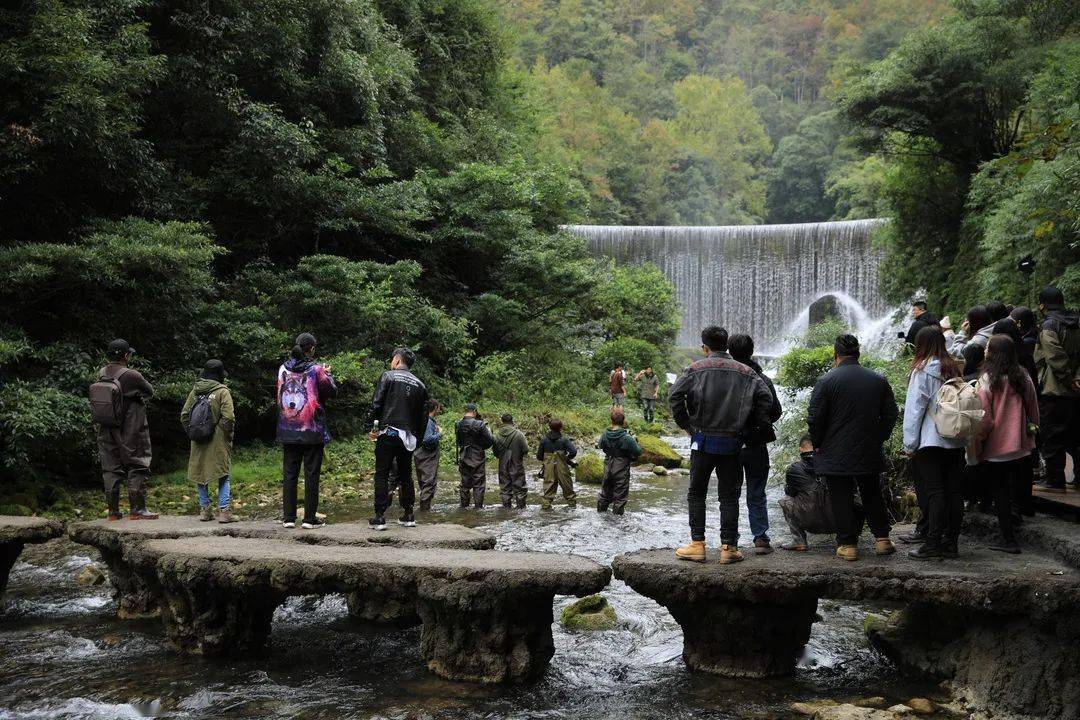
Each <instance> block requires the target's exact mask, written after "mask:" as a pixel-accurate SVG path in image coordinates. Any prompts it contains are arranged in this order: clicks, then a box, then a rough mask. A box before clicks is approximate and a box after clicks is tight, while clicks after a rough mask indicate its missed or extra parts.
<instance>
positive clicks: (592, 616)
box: [559, 595, 618, 630]
mask: <svg viewBox="0 0 1080 720" xmlns="http://www.w3.org/2000/svg"><path fill="white" fill-rule="evenodd" d="M559 622H561V623H562V626H563V627H565V628H567V629H569V630H611V629H613V628H614V627H615V625H616V624H617V622H618V618H617V617H616V616H615V608H613V607H611V605H610V604H609V603H608V601H607V598H605V597H604V596H603V595H589V596H588V597H584V598H582V599H580V600H578V601H577V602H575V603H572V604H571V605H569V606H567V608H566V609H565V610H563V611H562V614H561V615H560V616H559Z"/></svg>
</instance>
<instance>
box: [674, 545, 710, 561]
mask: <svg viewBox="0 0 1080 720" xmlns="http://www.w3.org/2000/svg"><path fill="white" fill-rule="evenodd" d="M675 557H677V558H679V559H680V560H690V561H691V562H702V563H703V562H705V541H704V540H691V541H690V544H689V545H683V546H682V547H681V548H679V549H678V550H676V551H675Z"/></svg>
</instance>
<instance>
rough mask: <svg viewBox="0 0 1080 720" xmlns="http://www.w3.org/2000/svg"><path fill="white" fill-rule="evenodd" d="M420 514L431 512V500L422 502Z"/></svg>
mask: <svg viewBox="0 0 1080 720" xmlns="http://www.w3.org/2000/svg"><path fill="white" fill-rule="evenodd" d="M420 512H431V501H430V500H421V501H420Z"/></svg>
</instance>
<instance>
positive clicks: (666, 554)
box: [612, 524, 1080, 718]
mask: <svg viewBox="0 0 1080 720" xmlns="http://www.w3.org/2000/svg"><path fill="white" fill-rule="evenodd" d="M1032 527H1034V524H1032ZM1029 532H1030V531H1029ZM1058 550H1059V551H1058V552H1056V553H1054V555H1047V554H1041V553H1035V552H1026V553H1025V554H1023V555H1020V556H1011V555H1004V554H1001V553H996V552H994V551H991V550H989V549H988V548H987V547H986V546H985V545H984V544H983V543H982V542H981V541H979V540H976V539H972V540H968V541H967V542H965V543H964V545H963V546H962V547H961V552H962V556H961V558H960V559H959V560H952V561H945V562H925V561H923V562H920V561H916V560H912V559H911V558H909V557H908V556H907V554H906V553H904V552H902V551H901V552H899V553H897V554H896V555H893V556H886V557H876V556H874V555H873V552H872V550H871V549H870V548H868V547H864V548H862V549H861V551H862V552H861V559H860V560H859V561H858V562H854V563H847V562H842V561H840V560H838V559H836V558H835V557H833V554H832V547H831V546H820V547H815V548H814V549H813V550H812V552H810V553H806V554H799V555H794V554H790V555H788V554H783V553H777V554H774V555H771V556H767V557H764V558H759V557H754V556H750V555H748V556H747V559H746V561H744V562H742V563H737V564H734V565H720V564H719V563H717V562H716V557H715V556H714V555H713V553H714V552H715V550H710V558H709V559H710V561H709V562H708V563H705V564H699V563H689V562H683V561H679V560H677V559H676V558H675V557H674V551H673V550H668V549H664V550H642V551H638V552H634V553H628V554H625V555H620V556H619V557H617V558H615V561H614V563H613V564H612V567H613V569H614V571H615V577H616V578H618V579H620V580H623V581H625V582H626V583H627V584H628V585H630V586H631V587H632V588H634V589H635V590H636V591H638V592H640V593H642V594H644V595H646V596H648V597H651V598H653V599H654V600H656V601H657V602H659V603H660V604H662V605H664V606H665V607H666V608H667V609H668V610H669V611H670V612H671V614H672V616H673V617H674V618H675V619H676V620H677V621H678V622H679V624H680V625H681V626H682V627H683V633H684V651H683V657H684V659H685V661H686V663H687V665H688V666H689V667H691V668H693V669H699V670H706V671H710V672H714V673H718V674H723V675H728V676H751V677H754V676H765V675H777V674H783V673H786V672H791V671H792V669H793V668H794V664H795V662H796V660H797V659H798V656H799V653H800V652H801V650H802V646H803V645H804V644H805V642H806V638H807V637H808V636H809V632H810V627H811V625H812V623H813V622H814V615H815V609H816V607H817V601H818V598H834V599H839V600H853V601H861V600H875V601H890V602H895V603H902V604H903V605H904V606H905V610H903V611H902V612H901V613H899V614H898V615H896V616H894V618H893V619H892V620H890V621H889V622H888V623H884V624H883V623H880V622H878V623H870V624H869V627H868V634H869V635H870V637H871V640H872V641H873V643H874V645H875V646H877V647H878V648H879V649H881V650H882V651H884V652H885V653H886V654H888V655H889V656H890V657H891V658H893V659H894V660H895V661H896V662H897V663H898V664H899V665H900V666H901V668H902V669H904V670H906V671H909V672H917V673H920V674H923V675H929V676H932V677H937V678H950V679H952V680H953V682H954V684H955V685H956V686H957V687H959V688H961V689H962V690H963V691H964V692H967V693H968V694H969V696H970V697H972V698H974V699H975V701H976V705H979V706H981V707H991V708H997V709H999V710H1002V711H1005V712H1014V713H1018V714H1025V715H1031V716H1037V717H1047V718H1067V717H1072V718H1075V717H1078V716H1080V680H1077V679H1076V677H1075V673H1074V672H1073V671H1072V669H1074V668H1076V667H1078V666H1080V650H1078V648H1080V618H1076V612H1075V611H1076V608H1077V607H1080V573H1077V571H1076V569H1075V568H1074V567H1073V566H1071V565H1070V564H1068V563H1065V562H1063V561H1062V560H1061V559H1059V558H1061V557H1071V554H1070V552H1071V551H1070V550H1069V548H1063V547H1059V548H1058ZM1048 688H1055V692H1047V689H1048Z"/></svg>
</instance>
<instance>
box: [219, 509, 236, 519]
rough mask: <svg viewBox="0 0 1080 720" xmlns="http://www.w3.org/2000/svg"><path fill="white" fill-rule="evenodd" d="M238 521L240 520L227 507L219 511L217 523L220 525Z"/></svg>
mask: <svg viewBox="0 0 1080 720" xmlns="http://www.w3.org/2000/svg"><path fill="white" fill-rule="evenodd" d="M237 519H238V518H237V517H236V516H235V515H233V514H232V510H231V509H229V508H227V507H223V508H221V509H220V510H218V515H217V521H218V522H219V523H234V522H236V521H237Z"/></svg>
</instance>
